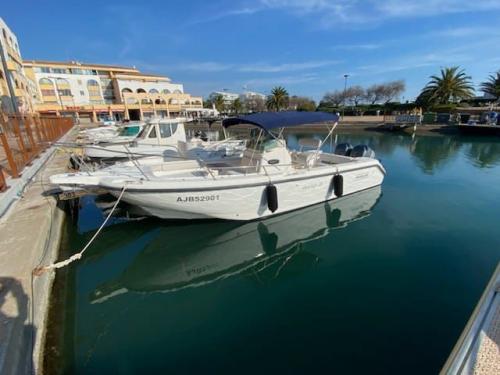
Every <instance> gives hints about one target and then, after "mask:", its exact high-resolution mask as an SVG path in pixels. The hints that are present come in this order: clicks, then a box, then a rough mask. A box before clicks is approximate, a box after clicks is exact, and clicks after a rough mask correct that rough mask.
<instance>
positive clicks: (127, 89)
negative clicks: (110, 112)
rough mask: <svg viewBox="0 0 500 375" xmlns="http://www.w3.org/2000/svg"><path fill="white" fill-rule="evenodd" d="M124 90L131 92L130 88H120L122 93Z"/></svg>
mask: <svg viewBox="0 0 500 375" xmlns="http://www.w3.org/2000/svg"><path fill="white" fill-rule="evenodd" d="M124 92H133V91H132V90H130V89H129V88H124V89H122V93H124Z"/></svg>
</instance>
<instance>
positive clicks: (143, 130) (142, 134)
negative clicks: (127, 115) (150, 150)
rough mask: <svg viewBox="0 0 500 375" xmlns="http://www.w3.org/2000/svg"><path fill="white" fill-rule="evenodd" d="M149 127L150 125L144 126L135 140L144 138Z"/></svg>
mask: <svg viewBox="0 0 500 375" xmlns="http://www.w3.org/2000/svg"><path fill="white" fill-rule="evenodd" d="M150 126H151V125H150V124H149V125H146V126H144V127H143V128H142V129H141V131H140V132H139V134H137V138H145V137H146V134H147V133H148V130H149V127H150Z"/></svg>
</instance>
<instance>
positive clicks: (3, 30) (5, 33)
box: [2, 29, 7, 41]
mask: <svg viewBox="0 0 500 375" xmlns="http://www.w3.org/2000/svg"><path fill="white" fill-rule="evenodd" d="M2 34H3V38H4V39H5V41H7V32H6V31H5V29H2Z"/></svg>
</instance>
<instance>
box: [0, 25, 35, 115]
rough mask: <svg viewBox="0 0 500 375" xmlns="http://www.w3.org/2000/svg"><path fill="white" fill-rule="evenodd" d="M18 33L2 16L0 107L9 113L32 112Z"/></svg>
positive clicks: (29, 89) (31, 87)
mask: <svg viewBox="0 0 500 375" xmlns="http://www.w3.org/2000/svg"><path fill="white" fill-rule="evenodd" d="M32 89H33V85H32V83H31V82H29V81H28V79H27V78H26V75H25V72H24V68H23V59H22V57H21V51H20V49H19V42H18V41H17V37H16V35H15V34H14V33H13V32H12V30H11V29H10V28H9V27H8V26H7V24H6V23H5V22H4V21H3V19H2V18H0V109H1V110H2V111H3V112H7V113H16V112H17V113H25V112H32V111H33V105H32V101H31V90H32Z"/></svg>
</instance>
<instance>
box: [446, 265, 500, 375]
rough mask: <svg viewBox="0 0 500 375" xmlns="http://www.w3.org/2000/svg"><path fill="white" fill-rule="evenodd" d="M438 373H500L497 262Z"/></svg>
mask: <svg viewBox="0 0 500 375" xmlns="http://www.w3.org/2000/svg"><path fill="white" fill-rule="evenodd" d="M441 374H450V375H451V374H463V375H465V374H474V375H490V374H491V375H493V374H495V375H496V374H500V264H499V265H498V266H497V269H496V271H495V273H494V275H493V278H492V279H491V281H490V283H489V284H488V286H487V288H486V290H485V292H484V293H483V296H482V297H481V300H480V301H479V303H478V305H477V306H476V309H475V310H474V312H473V313H472V316H471V318H470V320H469V322H468V323H467V326H466V327H465V330H464V331H463V333H462V335H461V336H460V338H459V340H458V342H457V344H456V345H455V348H454V349H453V351H452V353H451V355H450V357H449V358H448V361H447V362H446V364H445V365H444V367H443V369H442V370H441Z"/></svg>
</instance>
